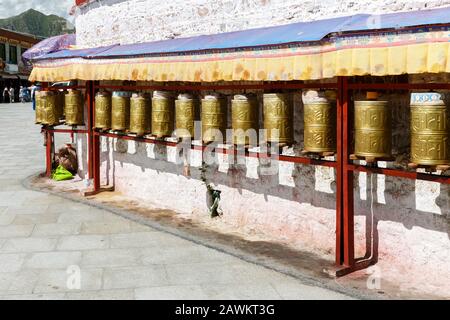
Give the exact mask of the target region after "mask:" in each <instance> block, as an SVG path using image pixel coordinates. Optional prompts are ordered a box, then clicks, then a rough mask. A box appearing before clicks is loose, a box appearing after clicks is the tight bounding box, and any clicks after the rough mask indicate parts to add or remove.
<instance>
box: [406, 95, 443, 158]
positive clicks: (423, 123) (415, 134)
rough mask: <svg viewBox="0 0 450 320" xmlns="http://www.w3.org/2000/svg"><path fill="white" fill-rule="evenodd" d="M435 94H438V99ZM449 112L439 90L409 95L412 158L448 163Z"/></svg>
mask: <svg viewBox="0 0 450 320" xmlns="http://www.w3.org/2000/svg"><path fill="white" fill-rule="evenodd" d="M437 96H439V97H438V98H437V99H434V98H436V97H437ZM449 121H450V119H449V112H448V109H447V107H446V105H445V103H444V101H442V100H441V99H440V94H439V93H428V94H427V93H416V94H414V93H413V94H412V96H411V161H412V162H413V163H416V164H421V165H440V164H449V163H450V153H449V143H450V142H449V124H450V123H449Z"/></svg>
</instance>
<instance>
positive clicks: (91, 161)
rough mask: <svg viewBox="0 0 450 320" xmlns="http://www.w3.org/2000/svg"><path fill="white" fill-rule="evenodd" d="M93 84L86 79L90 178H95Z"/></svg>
mask: <svg viewBox="0 0 450 320" xmlns="http://www.w3.org/2000/svg"><path fill="white" fill-rule="evenodd" d="M92 95H93V86H92V81H86V105H87V108H86V109H87V114H88V117H87V131H88V134H87V141H88V176H89V179H93V178H94V174H93V168H94V166H93V164H94V154H93V130H92V127H93V118H92V113H93V96H92Z"/></svg>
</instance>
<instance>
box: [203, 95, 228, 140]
mask: <svg viewBox="0 0 450 320" xmlns="http://www.w3.org/2000/svg"><path fill="white" fill-rule="evenodd" d="M226 109H227V104H226V100H225V99H223V98H221V97H219V96H218V95H207V96H205V98H204V99H202V110H201V119H202V141H203V142H204V143H209V142H213V141H219V142H223V140H224V139H225V130H226V128H227V112H226ZM219 132H220V133H219Z"/></svg>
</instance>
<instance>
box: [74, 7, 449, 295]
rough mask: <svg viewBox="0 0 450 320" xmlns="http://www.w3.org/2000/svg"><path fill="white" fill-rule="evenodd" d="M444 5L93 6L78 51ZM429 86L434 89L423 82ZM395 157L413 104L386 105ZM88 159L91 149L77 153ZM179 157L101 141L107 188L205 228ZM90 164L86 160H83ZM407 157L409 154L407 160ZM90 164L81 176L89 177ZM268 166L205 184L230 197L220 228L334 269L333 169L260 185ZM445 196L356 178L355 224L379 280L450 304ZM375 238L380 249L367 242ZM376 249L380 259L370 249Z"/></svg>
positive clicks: (226, 170)
mask: <svg viewBox="0 0 450 320" xmlns="http://www.w3.org/2000/svg"><path fill="white" fill-rule="evenodd" d="M449 4H450V0H449V1H446V0H442V1H401V0H396V1H395V0H381V1H366V0H361V1H349V0H343V1H337V0H336V1H334V0H323V1H297V0H284V1H283V0H279V1H276V0H242V1H229V0H217V1H206V0H192V1H186V0H172V1H167V2H160V1H154V0H146V1H144V0H129V1H117V0H116V1H114V0H104V1H96V2H94V3H93V4H91V5H89V6H86V7H84V8H82V9H81V10H80V11H79V13H78V17H77V23H76V24H77V37H78V39H77V41H78V44H79V45H84V46H99V45H106V44H113V43H130V42H142V41H151V40H159V39H167V38H173V37H185V36H191V35H197V34H206V33H218V32H225V31H232V30H240V29H246V28H251V27H260V26H269V25H277V24H284V23H289V22H295V21H307V20H313V19H318V18H326V17H333V16H342V15H349V14H353V13H383V12H394V11H406V10H417V9H423V8H433V7H439V6H446V5H449ZM427 81H428V80H427ZM389 99H390V100H392V106H391V107H392V110H393V117H394V127H395V128H396V129H395V130H394V132H393V141H394V145H395V146H396V148H395V151H400V152H401V151H405V150H406V151H407V147H408V145H409V134H408V130H409V125H408V123H409V122H408V121H409V109H408V97H407V96H403V97H400V96H390V97H389ZM296 101H297V103H296V106H295V110H296V113H295V125H296V130H295V131H296V133H295V134H296V141H298V142H300V144H299V145H297V147H296V150H295V152H298V151H299V150H301V144H302V143H301V142H302V140H303V139H302V129H303V127H302V121H303V119H302V106H301V103H300V102H299V98H298V96H297V99H296ZM80 151H82V152H83V153H84V151H85V147H80ZM174 152H175V151H174V150H173V148H165V147H158V146H155V145H151V144H148V145H145V144H140V143H135V142H124V141H117V140H114V139H108V140H107V139H102V155H101V159H102V168H101V174H102V183H109V184H114V185H115V187H116V190H118V191H120V192H122V193H124V194H127V195H129V196H130V197H136V198H139V199H141V200H142V201H146V202H148V203H153V204H154V205H155V207H161V206H166V207H167V208H169V209H172V210H176V211H178V212H179V213H180V214H181V215H186V216H187V217H189V218H193V219H200V220H203V221H206V220H209V219H210V218H209V216H208V213H207V207H206V205H207V202H208V199H207V193H206V186H205V184H204V182H203V181H202V179H201V175H200V170H199V167H200V165H201V163H200V162H199V161H200V160H199V159H200V158H199V154H198V153H196V152H194V153H193V154H192V159H193V160H194V161H193V164H192V167H191V176H190V177H186V176H184V175H183V174H182V172H183V167H182V166H181V165H177V164H175V163H174ZM80 158H81V159H82V158H85V157H83V156H81V157H80ZM405 159H407V156H406V158H405ZM84 167H85V165H84V166H83V168H84ZM259 167H260V162H259V161H258V160H257V159H252V158H249V159H247V163H246V166H244V167H233V166H231V167H230V166H229V165H228V164H227V163H225V162H223V161H222V162H220V164H219V165H218V166H217V167H210V168H208V170H207V172H206V179H207V181H208V182H209V183H212V184H213V185H214V186H216V187H217V188H218V189H219V190H221V191H222V201H221V206H222V209H223V211H224V215H223V218H222V219H220V220H216V222H214V223H217V224H221V223H223V224H226V225H230V226H232V227H234V228H236V230H241V231H243V232H246V233H248V234H251V233H258V234H262V235H264V236H265V237H266V239H267V241H283V242H286V243H288V244H290V245H292V246H293V247H296V248H298V249H302V250H308V251H311V252H313V253H315V254H320V255H323V256H325V257H328V258H329V259H333V256H334V250H335V193H334V192H335V182H334V172H333V170H330V169H327V168H321V167H311V166H302V165H293V164H290V163H283V162H280V163H279V167H278V174H277V175H275V176H270V177H267V176H261V175H260V174H259V173H258V170H259V169H258V168H259ZM449 201H450V193H449V186H446V185H440V184H436V183H431V182H424V181H414V180H407V179H398V178H392V177H385V176H382V175H374V176H373V177H370V176H367V175H366V174H360V175H356V177H355V215H356V216H355V226H356V238H355V243H356V252H357V256H358V257H362V256H364V255H366V254H367V256H371V255H374V256H375V257H376V259H377V260H378V264H377V267H379V268H380V272H381V276H382V278H383V280H382V281H395V280H397V279H399V278H401V279H402V280H403V281H405V282H406V283H409V286H408V287H405V288H404V289H405V290H415V289H417V288H419V287H420V290H424V289H425V290H426V291H428V292H430V293H433V292H434V293H440V294H446V293H448V292H449V290H450V283H448V281H443V280H444V279H448V278H450V213H449V208H450V206H449V205H450V203H449ZM371 239H373V240H371ZM371 248H372V249H371Z"/></svg>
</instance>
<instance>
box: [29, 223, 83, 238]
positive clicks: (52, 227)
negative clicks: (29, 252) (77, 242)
mask: <svg viewBox="0 0 450 320" xmlns="http://www.w3.org/2000/svg"><path fill="white" fill-rule="evenodd" d="M80 229H81V224H80V223H50V224H37V225H36V226H35V228H34V230H33V233H32V236H33V237H42V236H48V237H52V236H68V235H77V234H79V233H80Z"/></svg>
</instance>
